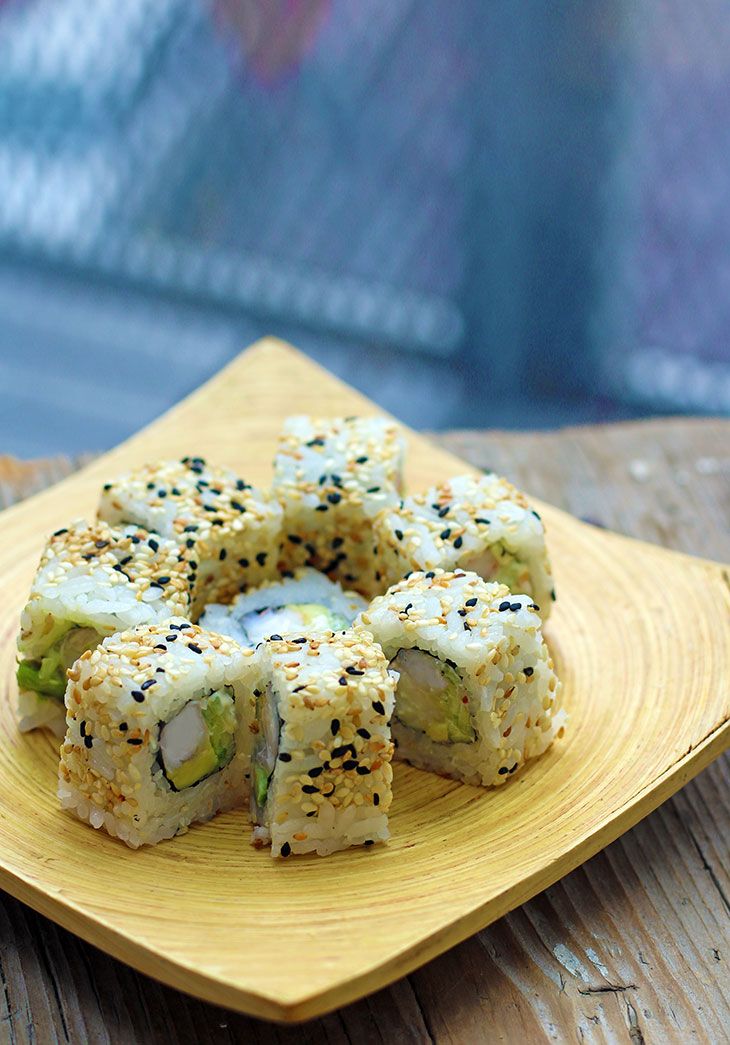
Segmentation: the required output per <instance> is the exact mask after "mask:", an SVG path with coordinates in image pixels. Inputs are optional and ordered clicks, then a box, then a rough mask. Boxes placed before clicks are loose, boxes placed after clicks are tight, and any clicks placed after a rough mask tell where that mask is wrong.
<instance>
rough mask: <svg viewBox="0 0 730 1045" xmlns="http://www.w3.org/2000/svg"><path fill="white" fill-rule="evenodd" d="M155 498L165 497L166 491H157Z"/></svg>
mask: <svg viewBox="0 0 730 1045" xmlns="http://www.w3.org/2000/svg"><path fill="white" fill-rule="evenodd" d="M157 496H158V497H167V490H158V491H157Z"/></svg>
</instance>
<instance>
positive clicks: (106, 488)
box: [104, 483, 112, 490]
mask: <svg viewBox="0 0 730 1045" xmlns="http://www.w3.org/2000/svg"><path fill="white" fill-rule="evenodd" d="M111 488H112V484H111V483H104V489H105V490H111Z"/></svg>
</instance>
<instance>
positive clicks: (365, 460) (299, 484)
mask: <svg viewBox="0 0 730 1045" xmlns="http://www.w3.org/2000/svg"><path fill="white" fill-rule="evenodd" d="M403 453H404V450H403V440H402V437H401V436H400V434H399V431H398V428H397V426H396V425H395V424H393V423H392V422H390V421H386V420H385V419H384V418H377V417H376V418H370V417H366V418H364V417H348V418H313V417H305V416H300V417H290V418H288V419H287V421H286V422H285V424H284V428H283V431H282V434H281V437H280V440H279V449H278V452H277V454H276V458H275V460H274V487H273V489H274V493H275V494H276V495H277V496H278V498H279V500H280V501H281V504H282V507H283V509H284V523H283V533H282V546H281V555H280V564H281V566H282V568H284V569H290V570H291V569H294V568H296V567H297V566H303V565H307V566H314V567H315V568H316V569H318V570H321V571H322V572H323V573H326V574H328V576H330V577H331V578H332V579H333V580H339V581H340V582H341V583H342V584H343V585H344V586H345V587H348V588H354V589H355V590H356V591H359V592H360V593H361V594H363V595H366V596H372V595H373V594H374V593H375V591H376V590H382V587H381V588H378V585H377V582H376V581H375V578H374V564H373V548H372V545H373V542H372V520H373V517H374V516H375V514H376V513H377V512H378V511H379V510H380V509H382V508H384V507H386V506H388V505H392V504H396V503H397V502H398V498H399V497H400V491H401V488H402V466H403Z"/></svg>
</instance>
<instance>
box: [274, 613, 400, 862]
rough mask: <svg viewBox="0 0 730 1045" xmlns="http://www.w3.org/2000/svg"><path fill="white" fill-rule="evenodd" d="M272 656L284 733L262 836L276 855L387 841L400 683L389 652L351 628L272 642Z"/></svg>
mask: <svg viewBox="0 0 730 1045" xmlns="http://www.w3.org/2000/svg"><path fill="white" fill-rule="evenodd" d="M265 655H266V657H267V659H268V663H269V671H270V674H269V678H270V683H271V694H270V697H271V698H273V699H275V700H276V702H277V706H278V714H279V716H280V719H281V732H280V739H279V745H280V746H279V754H278V759H277V763H276V768H275V770H274V774H273V777H272V780H271V782H270V784H269V795H268V800H267V803H266V807H265V822H264V824H262V825H260V827H259V828H258V829H257V830H256V832H255V834H254V837H255V839H256V840H259V841H263V840H265V839H266V837H267V836H270V837H271V842H272V854H273V855H284V846H285V845H288V846H289V848H290V851H291V852H293V853H305V852H312V851H316V852H318V853H320V854H321V855H325V854H326V853H329V852H333V851H334V850H337V849H344V848H347V847H348V846H350V845H361V844H364V843H365V841H366V840H371V841H372V840H376V839H377V840H384V839H385V838H387V836H388V831H387V811H388V808H389V806H390V802H391V782H392V768H391V765H390V762H391V758H392V754H393V745H392V742H391V739H390V727H389V720H390V715H391V713H392V709H393V688H394V681H393V678H392V676H391V675H390V674H389V673H388V665H387V662H386V660H385V658H384V656H383V654H382V651H381V650H380V648H379V647H378V646H377V645H376V644H375V643H373V641H372V639H371V638H370V636H368V635H357V634H354V633H353V632H352V631H346V632H338V633H332V632H329V633H323V634H321V635H317V636H310V637H308V638H307V640H306V641H305V642H304V643H297V642H295V641H294V640H281V641H278V642H277V641H273V642H269V643H267V648H266V650H265ZM343 679H344V680H346V681H345V684H344V685H343V684H342V680H343Z"/></svg>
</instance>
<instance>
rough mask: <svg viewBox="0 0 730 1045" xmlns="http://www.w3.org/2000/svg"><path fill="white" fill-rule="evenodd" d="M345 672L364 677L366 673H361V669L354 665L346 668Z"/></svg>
mask: <svg viewBox="0 0 730 1045" xmlns="http://www.w3.org/2000/svg"><path fill="white" fill-rule="evenodd" d="M345 671H346V672H347V674H348V675H364V674H365V672H364V671H360V669H359V668H356V667H354V666H353V665H349V666H348V667H346V668H345Z"/></svg>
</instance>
